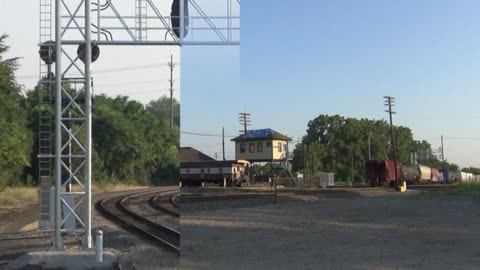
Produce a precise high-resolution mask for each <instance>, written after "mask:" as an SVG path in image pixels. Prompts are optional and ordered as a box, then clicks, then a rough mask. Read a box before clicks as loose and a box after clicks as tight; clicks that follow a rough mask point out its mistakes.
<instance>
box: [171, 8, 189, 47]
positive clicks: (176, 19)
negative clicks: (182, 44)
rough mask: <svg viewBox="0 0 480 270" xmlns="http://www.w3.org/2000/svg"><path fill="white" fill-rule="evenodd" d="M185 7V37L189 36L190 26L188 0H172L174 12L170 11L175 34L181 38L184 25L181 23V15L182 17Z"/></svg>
mask: <svg viewBox="0 0 480 270" xmlns="http://www.w3.org/2000/svg"><path fill="white" fill-rule="evenodd" d="M182 8H183V37H181V38H182V39H183V38H184V37H186V36H187V34H188V26H189V20H188V0H173V2H172V12H171V13H170V17H171V21H172V29H173V32H174V33H175V35H176V36H177V37H178V38H180V35H181V32H182V31H181V29H180V27H182V26H181V25H180V17H181V12H182Z"/></svg>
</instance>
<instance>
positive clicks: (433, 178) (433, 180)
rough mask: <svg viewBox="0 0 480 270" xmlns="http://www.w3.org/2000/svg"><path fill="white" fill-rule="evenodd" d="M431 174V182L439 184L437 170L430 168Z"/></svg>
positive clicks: (438, 172)
mask: <svg viewBox="0 0 480 270" xmlns="http://www.w3.org/2000/svg"><path fill="white" fill-rule="evenodd" d="M431 173H432V175H431V176H430V179H431V181H432V182H434V183H435V182H439V180H440V171H439V170H438V169H437V168H431Z"/></svg>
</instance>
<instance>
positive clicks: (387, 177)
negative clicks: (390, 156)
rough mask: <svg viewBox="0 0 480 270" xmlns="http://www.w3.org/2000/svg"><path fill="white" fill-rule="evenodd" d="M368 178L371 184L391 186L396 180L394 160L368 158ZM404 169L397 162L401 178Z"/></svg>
mask: <svg viewBox="0 0 480 270" xmlns="http://www.w3.org/2000/svg"><path fill="white" fill-rule="evenodd" d="M365 166H366V171H367V180H368V183H369V184H370V186H372V187H375V186H389V185H392V184H394V182H395V165H394V162H393V160H368V161H367V162H366V163H365ZM401 173H402V170H401V165H400V164H399V163H397V177H398V178H399V179H400V177H401V175H402V174H401Z"/></svg>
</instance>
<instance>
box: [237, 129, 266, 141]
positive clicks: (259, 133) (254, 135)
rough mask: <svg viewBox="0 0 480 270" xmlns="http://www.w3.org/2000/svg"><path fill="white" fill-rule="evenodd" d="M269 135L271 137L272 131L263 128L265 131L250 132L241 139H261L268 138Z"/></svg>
mask: <svg viewBox="0 0 480 270" xmlns="http://www.w3.org/2000/svg"><path fill="white" fill-rule="evenodd" d="M269 135H272V130H271V129H269V128H265V129H257V130H250V131H248V132H247V134H245V135H243V138H244V139H251V138H262V137H268V136H269Z"/></svg>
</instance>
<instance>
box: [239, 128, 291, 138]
mask: <svg viewBox="0 0 480 270" xmlns="http://www.w3.org/2000/svg"><path fill="white" fill-rule="evenodd" d="M258 139H273V140H285V141H289V140H290V139H289V138H288V137H287V136H285V135H283V134H281V133H279V132H277V131H275V130H273V129H270V128H265V129H256V130H249V131H247V133H246V134H243V135H240V136H238V137H236V138H234V139H232V141H249V140H258Z"/></svg>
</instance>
